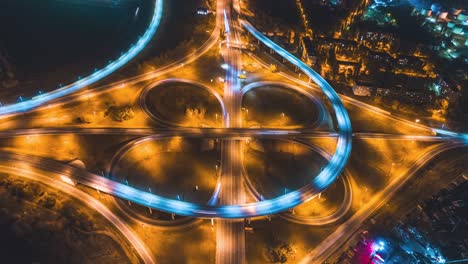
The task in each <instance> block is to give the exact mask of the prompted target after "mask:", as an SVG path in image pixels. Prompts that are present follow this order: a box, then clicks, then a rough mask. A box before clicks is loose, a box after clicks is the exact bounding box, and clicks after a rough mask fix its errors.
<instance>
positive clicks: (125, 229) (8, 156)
mask: <svg viewBox="0 0 468 264" xmlns="http://www.w3.org/2000/svg"><path fill="white" fill-rule="evenodd" d="M163 2H164V1H163V0H156V1H155V10H154V15H153V19H152V21H151V23H150V25H149V27H148V29H147V31H146V32H145V34H144V35H143V36H142V37H141V38H140V40H139V41H138V42H137V44H135V45H134V46H133V47H132V48H131V49H130V50H129V51H128V52H126V53H124V54H123V55H122V56H121V57H120V58H119V59H117V60H116V61H114V62H112V63H111V64H109V65H108V66H107V67H105V68H104V69H102V70H99V71H97V72H96V73H94V74H92V75H91V76H89V77H86V78H83V79H81V80H79V81H77V82H76V83H73V84H70V85H68V86H66V87H63V88H60V89H58V90H55V91H53V92H50V93H46V94H43V95H40V96H38V97H35V98H33V99H31V100H29V101H24V102H21V103H17V104H13V105H7V106H1V107H0V120H1V119H4V120H7V119H8V120H10V119H14V118H16V117H18V116H19V114H21V113H23V112H25V111H41V110H44V107H56V106H61V105H64V104H66V103H68V102H71V101H73V100H77V99H79V98H81V97H83V96H87V97H90V96H91V97H92V96H97V95H98V94H100V93H103V92H108V91H110V90H112V89H118V88H119V87H120V86H121V85H122V84H128V83H135V84H136V83H140V82H142V81H143V80H153V79H155V78H157V77H159V76H161V75H163V74H164V73H167V72H171V71H174V70H175V69H178V68H182V67H184V65H186V64H189V63H191V62H193V61H195V60H196V59H197V58H199V57H201V56H203V55H204V54H205V53H206V52H208V51H209V50H210V49H211V48H212V47H213V46H215V44H217V43H218V41H219V39H220V36H219V32H220V29H224V31H225V36H226V42H225V44H226V45H225V48H224V52H223V59H224V62H225V63H226V64H227V65H228V69H227V70H226V76H225V80H226V81H225V83H224V92H223V95H222V96H221V95H219V94H218V93H216V92H215V91H213V90H210V92H211V93H212V94H214V95H215V97H216V98H217V99H218V100H219V102H220V104H221V106H222V109H223V117H224V127H223V128H186V127H180V126H177V124H168V123H166V125H167V128H166V129H160V128H158V129H155V128H150V127H149V128H77V127H57V128H53V127H51V128H27V129H13V130H3V131H0V138H12V137H18V136H24V135H60V134H85V135H112V134H116V135H122V134H125V135H134V136H139V138H138V139H136V140H134V141H131V142H129V143H128V144H127V145H126V146H123V147H122V148H121V149H120V150H119V152H118V154H116V156H115V157H114V159H115V160H114V159H113V161H111V163H110V164H111V165H110V167H109V172H110V173H111V174H112V167H113V166H114V165H113V164H114V163H116V162H118V160H119V158H120V157H121V156H122V155H124V154H125V153H126V152H127V151H129V150H130V149H132V148H134V147H137V146H138V144H140V143H141V142H144V141H147V140H157V139H160V138H169V137H174V136H180V137H187V138H190V137H195V138H220V139H222V147H221V151H222V154H221V157H222V158H221V161H222V162H221V176H220V179H219V182H218V184H217V189H216V190H214V192H213V195H212V198H211V199H210V201H207V203H206V204H193V203H189V202H185V201H180V200H176V199H169V198H166V197H161V196H158V195H157V194H153V193H150V192H147V191H142V190H138V189H135V188H132V187H131V186H128V185H126V184H124V183H119V182H115V181H113V180H112V177H110V178H106V177H102V176H101V175H96V174H93V173H90V172H86V171H83V170H82V169H78V168H74V167H73V166H70V165H66V164H63V163H60V162H56V161H52V160H49V159H45V158H41V157H35V156H30V155H25V154H19V153H8V152H0V170H1V171H4V172H10V173H12V174H18V175H21V176H23V177H26V178H29V179H32V180H36V181H40V182H43V183H46V184H48V185H50V186H52V187H56V188H60V189H61V190H62V191H63V192H66V193H67V194H70V195H71V196H73V197H75V198H77V199H80V200H81V201H83V202H85V203H86V204H87V205H88V206H90V207H92V208H94V209H96V210H97V211H98V212H100V213H101V214H102V215H104V216H105V217H106V218H107V219H108V220H109V221H110V222H111V223H112V224H113V225H114V226H115V227H116V228H118V230H120V231H121V232H122V234H124V235H125V237H126V238H127V239H128V240H129V241H130V242H131V243H132V245H133V246H134V247H135V249H136V250H137V252H138V253H139V255H140V257H141V259H142V260H143V261H144V262H145V263H155V262H157V259H155V258H154V257H153V254H152V253H150V252H149V250H148V248H147V246H146V245H144V243H143V242H142V241H141V240H140V239H139V238H138V237H137V236H136V235H135V234H134V233H133V232H132V229H131V228H130V227H129V226H128V225H127V224H125V223H124V222H123V221H122V220H120V219H119V217H117V216H115V215H114V214H113V213H112V212H111V211H110V210H109V209H107V208H106V207H105V206H104V205H103V204H102V203H100V202H99V201H98V200H97V199H95V198H93V197H92V196H90V195H87V194H85V193H84V192H83V191H80V190H79V189H78V188H76V187H74V186H73V185H70V184H67V179H68V180H71V181H72V182H76V183H79V184H82V185H84V186H88V187H90V188H92V189H96V190H99V191H100V192H103V193H107V194H110V195H113V196H115V197H118V198H122V199H124V200H127V201H131V202H132V203H137V204H140V205H143V206H145V207H149V208H152V209H156V210H161V211H165V212H170V213H174V214H177V215H182V216H190V217H200V218H217V219H218V218H219V219H220V220H217V221H216V228H217V252H216V262H217V263H245V261H246V260H245V258H246V256H245V237H244V220H243V219H244V218H251V217H259V216H269V215H273V214H277V213H281V217H283V218H285V219H287V220H289V221H292V222H295V223H300V224H308V225H315V226H319V225H325V224H331V223H335V222H337V221H338V220H342V218H343V217H344V216H345V215H346V214H347V213H348V211H349V208H350V204H351V200H352V192H351V187H349V184H350V181H349V178H351V177H352V175H349V173H347V171H346V169H345V166H346V164H347V161H348V159H349V156H350V153H351V148H352V140H353V138H355V139H385V140H411V141H433V142H440V144H438V145H435V146H434V147H432V148H430V149H429V150H428V151H426V152H425V154H424V155H422V156H421V157H419V159H418V160H416V161H414V163H413V164H412V165H411V166H410V167H409V168H408V169H407V172H406V173H405V174H404V175H403V176H402V177H401V178H397V179H394V180H393V181H392V182H391V183H390V184H389V185H388V186H387V187H386V188H385V190H383V191H382V192H381V193H380V194H379V195H377V196H376V197H373V202H371V203H368V205H366V206H365V207H364V208H362V209H360V210H359V211H358V212H357V213H355V214H353V215H352V216H351V217H350V218H349V219H347V220H346V221H345V222H344V223H343V224H341V225H340V226H339V227H338V228H337V229H336V231H335V232H334V233H332V234H331V235H330V236H329V237H328V238H327V239H325V240H324V241H323V242H322V243H321V244H320V246H319V247H316V248H315V249H314V250H313V251H311V252H310V254H309V255H308V256H307V257H306V258H305V259H304V260H303V263H321V262H322V261H323V260H325V259H326V257H327V256H328V255H329V254H331V253H333V250H336V249H337V248H339V246H340V245H341V244H340V243H343V239H344V238H345V237H346V236H345V235H344V234H349V235H351V234H352V233H353V231H354V230H356V229H357V228H358V227H359V225H360V223H362V222H363V221H364V220H365V219H367V218H368V217H369V216H370V215H371V214H372V213H373V212H375V211H376V210H377V209H378V208H379V207H380V206H381V205H382V204H384V203H385V201H386V200H388V199H390V198H391V196H392V195H393V194H395V193H396V192H397V191H398V190H399V189H400V188H401V187H402V186H403V185H404V183H405V181H406V180H408V179H409V178H410V177H411V175H413V174H415V173H416V172H417V171H418V169H420V168H422V167H423V166H424V165H425V164H427V163H428V162H429V161H430V160H432V159H433V158H434V157H435V156H437V155H439V154H441V153H443V152H445V151H447V150H449V149H453V148H459V147H463V146H464V145H465V144H466V142H467V141H468V135H466V134H460V133H456V132H451V131H446V130H442V129H436V128H430V127H425V126H423V125H421V124H417V123H414V122H411V121H408V120H405V119H403V118H400V117H397V116H394V115H392V114H391V113H388V112H386V111H383V110H380V109H378V108H375V107H373V106H369V105H367V104H365V103H362V102H359V101H357V100H355V99H352V98H349V97H345V96H341V95H338V94H337V93H336V92H335V91H334V89H333V88H332V87H331V86H330V85H329V84H328V82H327V81H325V80H324V79H323V78H322V77H321V76H320V75H319V74H317V73H316V72H315V71H313V70H312V69H310V68H309V67H308V66H307V65H306V64H305V63H303V62H302V61H300V60H299V59H297V58H296V57H294V56H293V55H291V54H290V53H288V52H287V51H285V50H284V49H282V48H281V47H280V46H278V45H276V44H275V43H274V42H272V41H271V40H269V39H268V38H267V37H265V36H264V35H263V34H262V33H261V32H259V31H258V30H256V29H255V28H254V26H252V25H251V24H250V23H249V22H248V21H246V20H245V19H244V18H243V17H242V14H241V13H240V10H241V8H240V4H239V2H238V1H236V0H219V1H217V11H216V16H217V21H216V27H215V29H214V30H213V33H212V34H211V36H210V38H209V39H208V40H207V41H206V42H205V43H203V45H202V46H201V47H199V48H198V49H197V50H196V51H195V52H194V53H191V54H189V55H188V56H186V57H184V58H182V59H180V60H177V61H175V62H174V63H171V64H169V65H168V66H166V67H163V68H161V69H159V70H155V71H153V72H150V73H147V74H144V75H141V76H136V77H133V78H129V79H126V80H122V81H120V82H118V83H114V84H110V85H106V86H103V87H98V88H96V89H92V90H87V91H81V92H80V90H81V89H83V88H86V87H88V86H89V85H91V84H93V83H95V82H96V81H98V80H101V79H103V78H104V77H106V76H108V75H110V74H111V73H112V72H114V71H115V70H117V69H118V68H120V67H122V66H123V65H125V64H126V63H128V62H129V61H130V60H132V59H133V58H134V57H135V56H136V55H137V54H138V53H140V52H141V51H142V50H143V49H144V48H145V46H146V45H147V44H148V43H149V42H150V40H151V39H152V38H153V36H154V34H155V32H156V30H157V29H158V27H159V24H160V21H161V17H162V15H163V14H162V13H163ZM244 34H250V35H251V36H252V37H254V38H256V39H257V40H259V41H260V42H261V43H263V45H265V46H267V47H269V48H271V49H272V50H274V52H276V53H277V54H279V55H281V56H282V57H283V58H284V59H285V60H287V61H289V62H290V63H292V64H294V65H296V66H297V67H298V68H299V69H300V70H301V71H302V72H303V73H305V74H306V75H307V76H308V77H309V78H310V79H311V80H312V81H313V83H314V84H310V83H305V82H304V81H302V80H299V79H297V78H295V77H293V76H290V75H287V74H286V73H280V74H281V75H283V76H284V77H285V78H287V79H288V80H290V81H292V82H294V83H297V84H298V86H292V85H289V86H288V87H289V88H291V89H296V90H298V91H299V92H301V93H303V94H305V95H306V96H307V97H309V98H310V99H311V100H312V101H314V100H317V98H316V97H314V96H313V91H314V90H317V89H320V90H321V92H323V93H324V94H325V95H326V97H327V98H328V100H329V101H330V103H331V106H332V108H333V112H334V114H335V117H334V118H335V120H336V121H337V124H336V126H337V130H338V132H322V131H318V130H316V129H313V128H308V129H300V128H298V129H264V128H263V129H262V128H243V127H242V114H241V108H242V106H241V103H242V97H243V95H244V94H245V93H246V92H247V91H249V90H250V89H254V88H255V87H258V86H263V85H267V84H271V83H270V82H258V83H253V84H250V85H247V86H244V87H243V86H242V84H241V82H240V79H239V78H238V76H239V72H240V70H241V67H242V51H241V49H239V48H237V47H236V44H238V43H241V42H242V41H244V40H243V38H242V37H241V36H242V35H244ZM231 43H232V45H231ZM259 63H264V62H262V61H259ZM176 80H177V79H176ZM169 81H175V80H171V79H168V80H158V81H156V82H154V85H158V84H160V83H163V82H169ZM178 81H180V80H178ZM151 86H153V85H151ZM301 86H302V87H308V88H309V89H307V90H305V89H302V88H298V87H301ZM208 89H209V88H208ZM145 91H146V90H145ZM144 93H145V92H143V93H142V94H143V95H142V97H141V98H142V100H143V99H144ZM343 102H347V103H351V104H354V105H357V106H359V107H362V108H365V109H366V110H368V111H371V112H374V113H376V114H378V115H382V116H386V117H388V118H390V119H393V120H396V121H397V122H403V123H405V124H408V125H410V126H414V127H417V128H420V129H423V130H425V131H426V132H427V133H426V134H424V135H412V134H386V133H366V132H363V133H360V132H355V133H353V132H352V129H351V120H350V118H349V116H348V113H347V110H346V108H345V106H344V105H343ZM316 104H317V105H321V104H320V102H317V103H316ZM141 105H144V104H141ZM147 112H149V111H147ZM153 119H157V118H155V117H154V116H153ZM326 119H329V118H328V116H327V115H326V114H325V111H321V117H320V120H318V121H317V122H318V123H321V122H323V121H325V120H326ZM159 121H161V120H159ZM314 137H318V138H321V137H323V138H336V150H335V152H334V153H332V154H328V153H327V152H326V151H324V150H323V149H320V148H316V147H315V150H316V151H318V152H320V153H321V155H322V156H324V157H326V158H327V160H329V162H328V164H327V165H326V166H325V167H324V168H323V170H322V171H321V172H320V173H319V174H318V175H317V176H313V177H311V179H313V180H312V181H311V182H310V184H309V185H307V186H304V187H302V188H300V189H298V190H293V191H290V192H288V193H285V194H284V195H282V196H279V197H276V198H273V199H270V200H265V199H262V197H261V196H259V195H258V193H257V194H255V189H254V188H253V187H252V185H249V183H248V181H246V180H245V179H246V178H248V177H246V175H245V174H246V173H245V169H244V168H243V165H242V159H243V157H242V153H243V151H242V142H243V141H244V140H246V139H250V138H273V139H282V140H293V141H295V142H301V138H314ZM310 147H311V148H314V146H312V145H311V146H310ZM343 174H344V178H343V181H344V182H345V187H346V188H345V190H346V191H345V196H344V197H345V198H344V200H343V203H342V205H341V206H340V209H339V210H337V211H336V212H335V213H334V214H333V215H330V216H327V217H323V218H310V219H309V218H304V217H298V216H294V215H292V214H290V213H287V212H286V211H288V209H291V208H293V207H295V206H297V205H300V204H302V203H304V202H307V201H309V200H311V199H313V198H314V197H315V196H317V195H318V194H320V193H321V192H323V191H324V190H326V189H327V187H329V186H330V185H331V184H332V183H333V182H335V181H336V180H337V178H338V177H339V176H340V175H343ZM63 177H66V179H65V181H64V178H63ZM51 179H52V180H51ZM248 192H249V193H253V194H254V197H256V199H257V201H255V202H251V203H246V195H247V193H248ZM285 212H286V213H285ZM221 219H222V220H221ZM340 241H341V242H340Z"/></svg>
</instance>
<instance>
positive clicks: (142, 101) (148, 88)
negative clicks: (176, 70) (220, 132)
mask: <svg viewBox="0 0 468 264" xmlns="http://www.w3.org/2000/svg"><path fill="white" fill-rule="evenodd" d="M170 83H185V84H192V85H194V86H196V87H200V88H202V89H205V90H206V91H208V92H209V93H210V94H212V95H213V96H214V97H215V98H216V100H217V101H218V103H219V104H220V106H221V111H222V115H223V118H224V117H226V114H227V112H226V107H225V106H224V101H223V98H222V97H221V95H220V94H219V93H218V92H217V91H215V90H214V89H212V88H210V87H208V86H207V85H205V84H203V83H201V82H197V81H192V80H188V79H181V78H172V79H165V80H162V81H157V82H154V83H151V84H150V85H148V86H146V87H145V89H143V91H142V92H141V94H140V98H139V102H140V107H141V108H142V109H143V111H144V112H145V113H146V114H147V115H148V116H149V117H151V119H153V120H154V121H156V122H159V123H162V124H165V125H167V126H171V127H185V126H182V125H180V124H177V123H174V122H171V121H169V120H163V119H162V118H161V117H159V116H157V115H156V114H154V113H153V112H152V111H151V110H150V109H148V104H147V101H146V99H147V96H148V93H149V92H150V91H151V90H153V89H157V87H158V86H160V85H164V84H170Z"/></svg>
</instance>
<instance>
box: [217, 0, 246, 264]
mask: <svg viewBox="0 0 468 264" xmlns="http://www.w3.org/2000/svg"><path fill="white" fill-rule="evenodd" d="M221 2H223V15H224V25H225V28H224V31H225V37H226V45H225V49H224V51H223V58H224V63H225V64H226V65H227V69H226V78H225V79H226V82H225V85H224V94H223V95H224V98H223V99H224V102H225V104H226V108H227V112H226V115H225V116H224V126H225V127H226V128H240V127H241V125H242V124H241V123H242V119H241V99H242V93H241V84H240V80H239V78H238V77H239V74H240V68H241V67H242V62H241V54H240V51H239V49H237V48H233V46H232V45H233V44H235V43H240V38H239V33H238V30H239V25H238V24H237V20H236V19H235V18H234V17H235V16H236V13H235V10H234V9H233V6H232V5H233V1H232V0H226V1H221ZM241 144H242V142H241V141H240V140H239V139H225V140H223V141H222V145H221V166H222V167H221V176H220V177H221V179H220V185H221V190H220V197H219V198H220V200H219V202H220V204H222V205H238V204H245V202H246V197H245V191H244V189H243V182H242V174H241V168H242V167H241V164H242V145H241ZM216 263H217V264H236V263H239V264H242V263H245V233H244V220H243V219H242V218H241V219H229V220H218V221H217V222H216Z"/></svg>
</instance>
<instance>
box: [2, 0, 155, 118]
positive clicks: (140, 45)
mask: <svg viewBox="0 0 468 264" xmlns="http://www.w3.org/2000/svg"><path fill="white" fill-rule="evenodd" d="M163 1H164V0H155V4H154V13H153V17H152V19H151V22H150V24H149V26H148V28H147V29H146V31H145V33H144V34H143V36H142V37H141V38H140V39H139V40H138V41H137V43H135V45H133V46H132V47H130V49H129V50H128V51H127V52H125V53H124V54H122V56H120V57H119V58H118V59H116V60H115V61H113V62H111V63H110V64H108V65H107V66H106V67H104V68H102V69H101V70H98V71H96V72H95V73H93V74H91V75H89V76H87V77H85V78H83V79H80V80H78V81H76V82H74V83H72V84H70V85H67V86H65V87H63V88H59V89H57V90H54V91H51V92H48V93H44V94H41V95H38V96H35V97H33V98H32V99H30V100H27V101H23V102H20V103H16V104H11V105H6V106H0V116H3V115H9V114H14V113H19V112H24V111H28V110H30V109H33V108H36V107H38V106H41V105H42V104H45V103H47V102H49V101H51V100H54V99H57V98H60V97H62V96H65V95H68V94H71V93H73V92H76V91H78V90H80V89H83V88H84V87H86V86H88V85H90V84H93V83H95V82H97V81H100V80H102V79H103V78H104V77H106V76H108V75H110V74H111V73H113V72H115V71H116V70H118V69H120V68H121V67H122V66H124V65H125V64H127V63H128V62H129V61H131V60H132V59H133V58H135V56H137V55H138V54H139V53H140V52H141V51H142V50H143V49H144V48H145V47H146V45H148V43H149V42H150V40H151V39H152V38H153V36H154V34H155V33H156V30H157V29H158V27H159V25H160V23H161V18H162V12H163Z"/></svg>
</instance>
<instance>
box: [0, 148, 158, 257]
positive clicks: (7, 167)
mask: <svg viewBox="0 0 468 264" xmlns="http://www.w3.org/2000/svg"><path fill="white" fill-rule="evenodd" d="M14 156H15V158H12V157H13V155H8V154H0V171H2V172H5V173H11V174H13V175H18V176H20V177H23V178H27V179H30V180H33V181H39V182H41V183H44V184H46V185H49V186H51V187H53V188H57V189H59V190H60V191H62V192H64V193H66V194H68V195H70V196H72V197H73V198H75V199H77V200H79V201H81V202H83V203H84V204H86V205H87V206H89V207H90V208H93V209H94V210H96V211H97V212H99V213H100V214H101V215H102V216H104V217H105V218H106V219H107V220H108V221H109V222H110V223H111V224H112V225H114V226H115V227H116V228H117V230H119V231H120V232H121V233H122V235H124V236H125V238H126V239H127V240H128V241H129V242H130V243H131V244H132V245H133V247H134V248H135V250H136V251H137V253H138V254H139V256H140V257H141V259H142V260H143V261H144V263H156V261H155V259H154V258H153V254H151V251H150V250H149V249H148V248H147V247H146V245H145V244H144V243H143V242H142V241H141V240H140V239H139V238H138V236H137V235H136V234H135V232H134V231H133V230H132V229H131V228H130V227H129V226H128V225H127V224H126V223H125V222H124V221H123V220H121V219H120V218H119V217H118V216H117V215H115V214H114V213H113V212H112V211H111V210H109V209H108V208H107V207H106V206H105V205H104V204H102V203H101V202H100V201H99V200H97V199H96V198H94V197H92V196H91V195H89V194H87V193H86V192H84V191H81V190H80V189H78V188H76V187H75V186H73V185H70V184H68V183H66V182H65V181H64V180H63V178H62V177H67V174H66V172H67V170H66V169H64V170H62V171H60V172H59V171H58V168H59V167H60V163H58V162H56V163H54V162H51V161H48V160H45V159H41V158H36V157H34V158H32V157H30V156H22V155H14ZM39 163H42V165H40V166H34V165H38V164H39Z"/></svg>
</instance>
